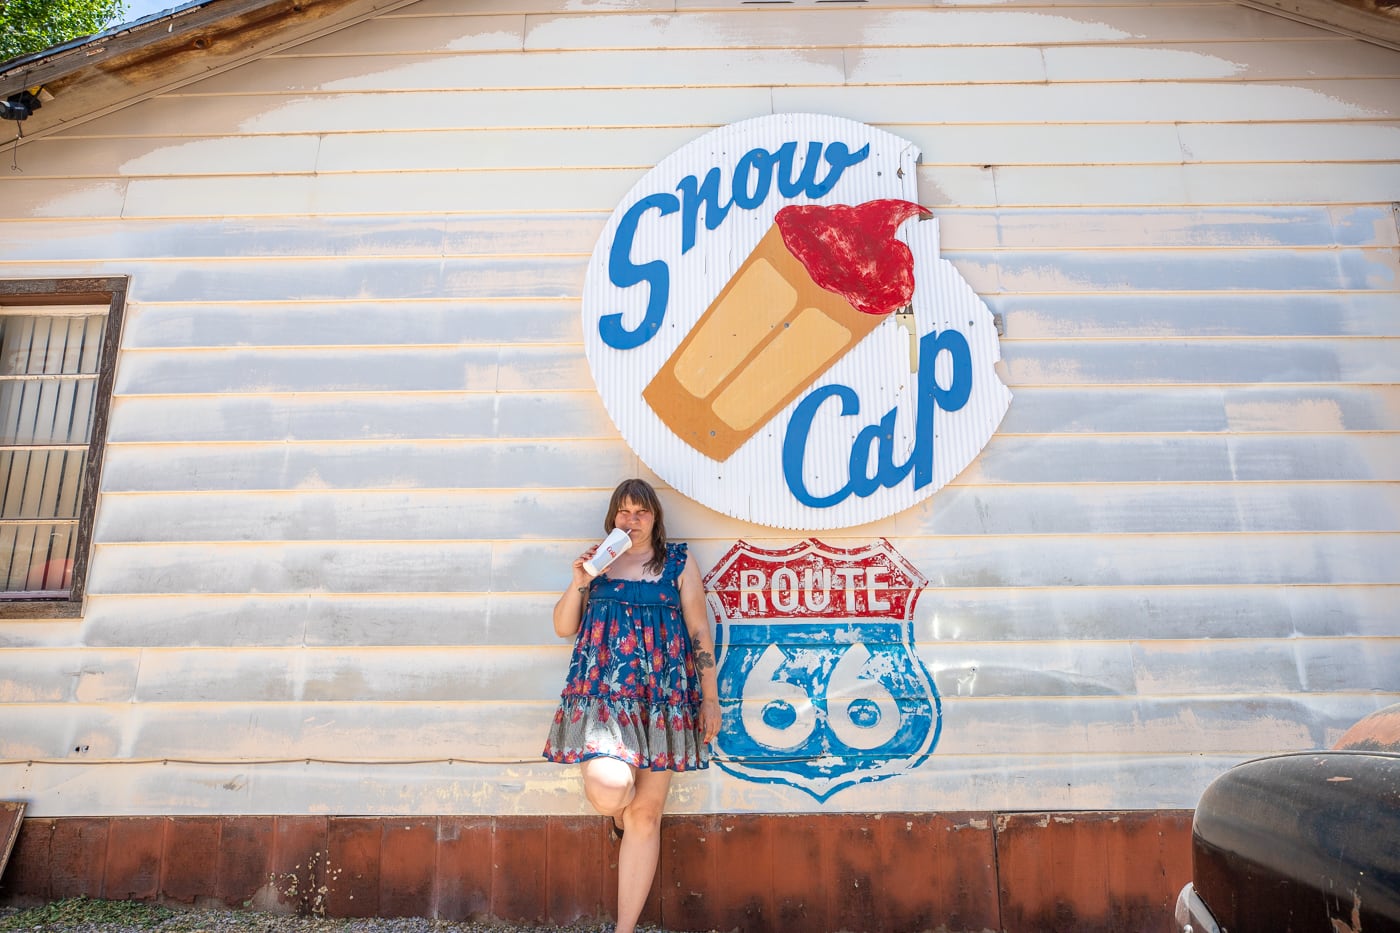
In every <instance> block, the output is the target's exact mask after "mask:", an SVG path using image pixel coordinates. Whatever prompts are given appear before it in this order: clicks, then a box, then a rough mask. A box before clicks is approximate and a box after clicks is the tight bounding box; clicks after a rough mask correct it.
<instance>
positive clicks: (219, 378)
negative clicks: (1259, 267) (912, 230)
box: [116, 299, 1400, 397]
mask: <svg viewBox="0 0 1400 933" xmlns="http://www.w3.org/2000/svg"><path fill="white" fill-rule="evenodd" d="M1397 300H1400V299H1397ZM890 326H893V325H890ZM1002 360H1003V364H1004V366H1005V377H1004V378H1005V382H1006V385H1007V386H1009V387H1010V388H1012V389H1016V388H1020V387H1023V386H1095V385H1110V386H1119V387H1124V386H1142V385H1170V386H1183V385H1207V386H1219V385H1228V384H1234V385H1250V384H1254V383H1261V384H1265V385H1280V384H1287V383H1302V384H1318V383H1322V384H1328V383H1337V384H1343V385H1347V384H1356V385H1371V384H1391V383H1394V382H1396V381H1397V377H1400V338H1389V339H1383V338H1377V337H1373V338H1370V339H1366V340H1358V339H1343V340H1331V339H1325V338H1306V339H1298V340H1280V339H1276V340H1274V341H1272V342H1271V343H1270V344H1269V345H1268V346H1267V347H1262V346H1260V344H1259V343H1258V342H1257V341H1243V340H1223V339H1220V340H1210V341H1205V340H1193V341H1128V340H1111V341H1104V342H1102V343H1094V342H1091V341H1080V342H1078V343H1070V342H1068V341H1059V340H1056V341H1032V340H1005V341H1003V342H1002ZM592 384H593V380H592V376H591V375H590V373H589V372H588V368H587V365H586V363H585V362H584V361H583V360H582V359H581V358H580V354H579V348H578V347H543V348H538V349H534V348H513V347H503V348H500V349H495V348H489V347H483V348H470V349H462V348H457V347H432V348H421V349H420V348H411V349H382V350H381V349H377V348H369V347H352V348H346V349H319V348H317V349H310V348H308V349H297V350H280V349H246V350H245V349H233V350H213V349H210V350H193V351H178V350H176V351H165V350H128V351H127V352H126V354H125V355H124V357H123V361H122V369H121V374H120V377H119V378H118V380H117V385H116V392H117V393H118V394H119V395H120V396H123V397H132V396H143V395H168V396H189V395H218V396H223V397H230V396H237V395H245V394H246V395H278V394H286V393H303V392H326V393H335V392H349V393H386V394H387V393H392V394H403V393H416V392H446V393H454V394H456V393H491V392H511V393H528V392H557V391H566V392H582V391H586V390H587V389H589V388H591V387H592Z"/></svg>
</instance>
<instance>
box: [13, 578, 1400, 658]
mask: <svg viewBox="0 0 1400 933" xmlns="http://www.w3.org/2000/svg"><path fill="white" fill-rule="evenodd" d="M1395 594H1396V589H1395V586H1394V585H1393V584H1391V585H1375V586H1337V587H1329V586H1313V587H1298V586H1290V585H1254V586H1249V587H1237V586H1231V587H1226V586H1215V587H1212V586H1202V587H1190V586H1141V587H1130V586H1113V587H1074V588H1066V587H1040V588H1025V587H1023V588H1017V589H1006V588H1003V587H997V586H991V585H989V586H984V587H976V586H974V587H939V588H938V589H936V590H928V591H926V592H925V593H924V594H923V598H922V599H921V600H920V602H919V609H918V613H917V614H916V616H915V618H914V631H913V638H914V640H915V641H916V642H918V643H920V644H927V645H950V644H960V643H965V642H977V643H983V644H1001V643H1009V644H1013V645H1016V646H1021V645H1034V644H1036V643H1039V642H1041V641H1047V640H1048V641H1063V642H1093V641H1105V642H1113V641H1144V640H1153V639H1162V640H1177V641H1190V640H1193V639H1197V638H1202V637H1208V638H1210V639H1212V640H1213V641H1212V643H1213V644H1222V643H1223V642H1224V641H1226V640H1228V639H1249V640H1256V641H1258V640H1275V641H1277V642H1279V643H1280V644H1281V645H1284V646H1286V645H1288V644H1291V643H1292V642H1293V641H1295V640H1297V639H1300V638H1324V639H1339V638H1354V639H1355V640H1356V642H1357V643H1358V644H1360V645H1367V644H1370V643H1372V642H1373V641H1374V640H1375V639H1381V638H1392V637H1394V636H1395V627H1394V613H1393V609H1394V598H1395ZM557 599H558V594H557V593H556V592H554V590H553V589H551V590H549V591H539V592H534V593H530V592H525V593H502V592H496V593H475V594H473V593H450V594H437V595H433V594H421V593H405V594H386V595H364V594H325V593H306V594H289V595H277V594H268V595H264V594H237V595H231V596H205V595H197V594H196V595H191V594H183V593H177V594H173V595H166V596H142V597H139V598H131V597H129V596H122V595H116V596H101V595H98V596H93V597H91V598H90V599H89V601H88V610H87V618H86V623H85V629H86V631H85V636H84V638H85V641H86V643H87V644H89V645H91V646H97V647H101V646H110V647H120V646H134V647H141V646H150V647H157V648H182V647H189V648H208V647H218V648H229V647H235V648H246V649H256V648H265V647H299V646H302V645H309V646H325V647H360V648H364V649H366V652H367V653H372V651H373V649H375V648H377V647H382V646H383V647H388V646H392V647H403V646H413V645H437V646H444V647H462V646H488V645H540V646H545V647H553V646H557V645H558V644H559V640H558V639H557V638H556V637H555V636H554V633H553V630H552V628H550V627H549V626H547V625H546V623H545V620H547V619H548V618H549V617H550V610H551V609H552V608H553V606H554V603H555V601H556V600H557ZM36 629H37V631H36ZM66 632H67V636H68V643H69V644H71V642H72V638H73V630H72V626H71V625H69V626H67V629H66ZM0 639H3V643H4V644H5V645H6V647H14V648H26V647H46V646H49V645H51V644H53V643H54V641H55V640H56V639H55V638H54V636H53V634H52V630H51V629H47V630H46V627H42V626H36V625H35V624H34V623H29V622H25V623H5V624H0ZM1221 673H1222V676H1228V675H1229V671H1228V670H1227V671H1222V672H1221Z"/></svg>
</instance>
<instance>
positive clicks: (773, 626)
mask: <svg viewBox="0 0 1400 933" xmlns="http://www.w3.org/2000/svg"><path fill="white" fill-rule="evenodd" d="M925 582H926V581H925V579H924V577H923V575H922V574H920V573H919V572H918V571H917V570H915V569H914V567H913V565H912V564H910V563H909V562H908V561H907V560H905V559H904V557H903V556H902V555H900V554H899V552H898V551H896V550H895V549H894V548H893V547H892V546H891V545H890V543H889V542H888V541H886V540H885V539H883V538H881V539H879V540H878V541H876V542H874V543H872V544H870V545H867V546H865V547H862V548H856V549H852V550H846V549H843V548H836V547H831V546H830V545H826V544H823V543H822V542H821V541H818V540H817V539H815V538H812V539H809V540H807V541H804V542H803V543H801V544H799V545H797V546H795V547H791V548H788V549H786V550H780V551H772V550H766V549H764V548H759V547H754V546H753V545H751V544H748V543H747V542H745V541H739V542H737V543H736V544H735V545H734V547H732V548H731V549H730V550H729V552H728V553H727V554H725V556H724V557H723V558H722V559H721V560H720V561H719V563H718V564H716V565H715V567H714V569H713V570H711V571H710V573H709V574H708V575H707V576H706V578H705V588H706V590H707V593H708V595H707V599H708V601H709V605H710V611H711V612H712V613H713V614H714V616H715V619H716V623H717V624H716V644H717V646H718V648H719V652H720V658H719V687H720V697H721V701H720V702H721V706H722V708H723V711H724V725H723V728H722V729H721V730H720V734H719V738H718V739H717V740H716V750H717V752H718V755H717V756H716V761H717V763H718V764H719V765H720V767H722V768H724V770H726V771H728V772H729V773H730V774H733V775H735V776H736V777H740V778H743V779H745V780H749V781H761V782H778V783H784V784H791V785H792V786H794V787H797V788H800V789H801V790H803V791H806V792H807V793H809V794H811V795H812V796H813V797H815V798H816V799H817V800H826V799H827V798H828V797H830V796H831V795H832V794H834V793H836V792H837V791H838V790H840V789H841V788H843V787H849V786H850V785H852V784H858V783H861V782H864V781H876V780H881V779H883V778H887V777H893V776H894V775H897V774H899V773H901V772H903V771H907V770H909V769H910V768H913V767H916V766H918V765H919V764H920V763H921V762H922V761H923V760H924V759H925V758H927V757H928V756H929V754H930V753H931V752H932V751H933V748H934V746H935V745H936V744H937V742H938V733H939V728H940V726H941V716H942V712H941V707H940V704H939V699H938V692H937V690H935V689H934V685H933V678H932V677H930V676H929V673H928V670H927V668H925V667H924V665H923V662H921V661H920V660H919V658H918V656H917V655H916V654H915V653H914V650H913V644H912V642H913V616H914V604H915V602H916V601H917V600H918V597H919V593H920V591H921V590H922V588H923V586H924V584H925Z"/></svg>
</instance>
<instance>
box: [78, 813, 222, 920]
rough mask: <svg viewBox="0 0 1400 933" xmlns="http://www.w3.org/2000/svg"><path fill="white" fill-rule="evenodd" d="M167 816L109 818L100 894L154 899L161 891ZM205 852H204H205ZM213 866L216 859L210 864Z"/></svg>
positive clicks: (121, 898)
mask: <svg viewBox="0 0 1400 933" xmlns="http://www.w3.org/2000/svg"><path fill="white" fill-rule="evenodd" d="M168 822H169V818H168V817H163V816H155V817H133V818H131V819H125V820H113V821H112V822H111V823H110V827H111V828H110V831H109V835H108V840H107V861H106V865H105V867H104V869H103V871H104V875H103V883H102V896H103V897H106V898H110V899H113V900H136V901H149V900H154V899H155V898H156V897H157V896H158V895H159V894H160V892H161V884H162V878H161V872H162V870H163V869H164V868H165V865H166V863H165V853H166V851H167V849H166V845H165V841H166V828H167V823H168ZM205 854H208V853H207V852H206V853H205ZM216 867H217V860H216V862H215V864H214V866H211V868H216Z"/></svg>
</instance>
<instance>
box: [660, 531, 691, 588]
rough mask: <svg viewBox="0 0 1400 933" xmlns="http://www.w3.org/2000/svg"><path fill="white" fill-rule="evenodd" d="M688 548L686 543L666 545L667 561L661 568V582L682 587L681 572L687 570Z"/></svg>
mask: <svg viewBox="0 0 1400 933" xmlns="http://www.w3.org/2000/svg"><path fill="white" fill-rule="evenodd" d="M686 553H687V548H686V546H685V544H684V543H676V544H668V545H666V563H665V565H664V566H662V568H661V581H660V582H661V583H664V584H665V585H667V586H672V587H675V588H676V589H677V590H679V589H680V579H681V572H682V571H683V570H685V558H686Z"/></svg>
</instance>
